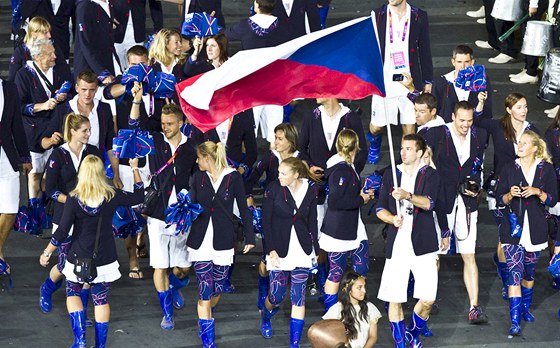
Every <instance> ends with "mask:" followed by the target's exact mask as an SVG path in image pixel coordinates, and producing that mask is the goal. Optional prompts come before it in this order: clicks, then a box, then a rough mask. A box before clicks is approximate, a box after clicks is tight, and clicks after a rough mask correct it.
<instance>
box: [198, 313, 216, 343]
mask: <svg viewBox="0 0 560 348" xmlns="http://www.w3.org/2000/svg"><path fill="white" fill-rule="evenodd" d="M214 325H215V323H214V318H212V319H198V336H199V337H200V340H201V341H202V347H203V348H215V347H216V342H215V326H214Z"/></svg>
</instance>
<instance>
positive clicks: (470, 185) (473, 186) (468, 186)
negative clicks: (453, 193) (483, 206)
mask: <svg viewBox="0 0 560 348" xmlns="http://www.w3.org/2000/svg"><path fill="white" fill-rule="evenodd" d="M465 191H471V192H473V193H476V194H478V192H479V191H480V185H479V184H478V183H477V182H476V180H474V179H473V178H472V177H471V176H470V175H469V176H467V177H466V178H465V180H463V182H462V183H460V184H459V193H460V194H462V195H465V194H466V193H465Z"/></svg>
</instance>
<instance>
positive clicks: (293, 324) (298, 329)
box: [290, 318, 305, 348]
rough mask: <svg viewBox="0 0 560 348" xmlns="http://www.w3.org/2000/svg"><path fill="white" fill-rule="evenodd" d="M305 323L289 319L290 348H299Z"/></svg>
mask: <svg viewBox="0 0 560 348" xmlns="http://www.w3.org/2000/svg"><path fill="white" fill-rule="evenodd" d="M304 324H305V322H304V321H303V320H302V319H294V318H291V319H290V348H299V340H300V339H301V333H302V332H303V325H304Z"/></svg>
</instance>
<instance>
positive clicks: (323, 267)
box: [317, 262, 329, 302]
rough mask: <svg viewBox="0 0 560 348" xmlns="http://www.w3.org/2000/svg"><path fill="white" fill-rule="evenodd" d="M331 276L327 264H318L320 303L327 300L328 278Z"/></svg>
mask: <svg viewBox="0 0 560 348" xmlns="http://www.w3.org/2000/svg"><path fill="white" fill-rule="evenodd" d="M328 276H329V270H328V267H327V263H326V262H322V263H319V264H317V283H318V285H319V289H317V290H319V301H321V302H323V301H324V300H325V283H326V282H327V277H328Z"/></svg>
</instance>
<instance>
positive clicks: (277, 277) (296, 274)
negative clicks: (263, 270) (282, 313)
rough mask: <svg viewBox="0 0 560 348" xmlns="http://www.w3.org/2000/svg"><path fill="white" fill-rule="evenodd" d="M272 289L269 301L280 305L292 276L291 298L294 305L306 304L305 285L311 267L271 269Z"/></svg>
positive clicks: (274, 304) (301, 305)
mask: <svg viewBox="0 0 560 348" xmlns="http://www.w3.org/2000/svg"><path fill="white" fill-rule="evenodd" d="M269 276H270V290H269V292H268V301H269V302H270V303H271V304H272V305H273V306H275V307H276V306H278V305H280V304H281V303H282V301H284V298H285V297H286V288H287V287H288V278H289V277H290V276H291V278H292V279H291V280H292V286H291V293H290V295H291V299H292V306H298V307H303V306H305V286H306V285H307V278H309V268H299V267H298V268H296V269H294V270H293V271H270V273H269Z"/></svg>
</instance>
